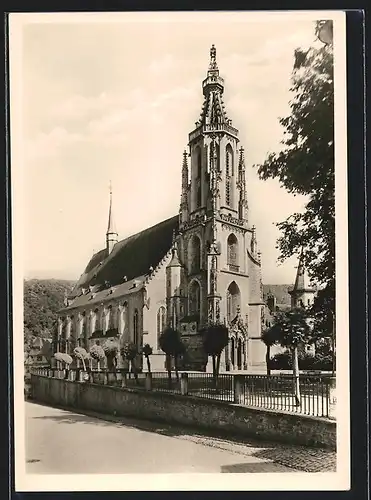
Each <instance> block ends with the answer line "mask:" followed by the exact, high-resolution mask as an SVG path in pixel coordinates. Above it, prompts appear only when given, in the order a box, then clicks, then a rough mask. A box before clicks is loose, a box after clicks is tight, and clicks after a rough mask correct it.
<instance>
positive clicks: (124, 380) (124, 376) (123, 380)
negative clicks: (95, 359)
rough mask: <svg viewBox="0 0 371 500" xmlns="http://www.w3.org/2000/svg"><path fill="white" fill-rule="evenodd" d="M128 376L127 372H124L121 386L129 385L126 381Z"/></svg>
mask: <svg viewBox="0 0 371 500" xmlns="http://www.w3.org/2000/svg"><path fill="white" fill-rule="evenodd" d="M126 377H127V373H126V372H124V373H123V374H122V383H121V387H126V386H127V383H126Z"/></svg>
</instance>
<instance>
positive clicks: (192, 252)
mask: <svg viewBox="0 0 371 500" xmlns="http://www.w3.org/2000/svg"><path fill="white" fill-rule="evenodd" d="M188 269H189V271H190V272H191V273H197V272H198V271H199V270H200V269H201V241H200V238H199V237H198V236H196V235H194V236H193V237H192V238H191V239H190V241H189V246H188Z"/></svg>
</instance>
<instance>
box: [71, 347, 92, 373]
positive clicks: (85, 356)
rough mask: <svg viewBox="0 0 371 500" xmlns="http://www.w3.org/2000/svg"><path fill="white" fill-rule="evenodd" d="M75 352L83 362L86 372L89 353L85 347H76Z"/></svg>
mask: <svg viewBox="0 0 371 500" xmlns="http://www.w3.org/2000/svg"><path fill="white" fill-rule="evenodd" d="M73 354H74V355H75V356H76V358H77V359H79V360H80V361H81V362H82V366H83V368H84V372H86V361H87V360H88V359H89V357H90V356H89V353H88V352H87V351H86V350H85V349H84V348H83V347H75V349H74V350H73Z"/></svg>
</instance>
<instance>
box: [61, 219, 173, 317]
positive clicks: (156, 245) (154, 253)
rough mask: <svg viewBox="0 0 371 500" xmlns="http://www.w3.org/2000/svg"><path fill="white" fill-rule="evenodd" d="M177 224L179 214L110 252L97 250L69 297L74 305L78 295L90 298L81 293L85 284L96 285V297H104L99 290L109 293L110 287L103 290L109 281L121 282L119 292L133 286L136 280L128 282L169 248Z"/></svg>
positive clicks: (117, 291)
mask: <svg viewBox="0 0 371 500" xmlns="http://www.w3.org/2000/svg"><path fill="white" fill-rule="evenodd" d="M178 224H179V218H178V215H176V216H174V217H171V218H170V219H166V220H164V221H162V222H160V223H159V224H156V225H155V226H152V227H149V228H147V229H145V230H143V231H140V232H139V233H136V234H133V235H132V236H129V237H128V238H125V239H124V240H121V241H119V242H117V243H116V244H115V246H114V247H113V250H112V252H111V253H110V254H109V255H108V254H107V250H106V249H103V250H100V251H99V252H97V253H96V254H94V255H93V257H92V258H91V259H90V262H89V263H88V265H87V266H86V268H85V271H84V272H83V274H82V275H81V276H80V279H79V280H78V282H77V283H76V285H75V287H74V288H73V290H72V292H71V294H70V296H69V298H70V299H76V300H74V301H73V304H71V307H72V306H73V307H77V306H78V305H79V304H78V301H79V299H80V302H87V301H88V300H89V298H87V296H86V295H85V296H84V295H82V291H83V290H82V289H83V288H88V287H90V286H93V287H94V290H95V291H96V294H97V296H96V299H97V300H100V301H102V298H103V297H99V298H98V294H99V295H100V294H102V293H103V294H107V290H104V291H101V290H102V286H103V287H104V288H107V285H109V286H110V287H112V286H117V285H120V287H119V288H120V290H119V289H117V290H115V292H114V293H115V294H117V293H119V292H120V295H121V294H123V293H124V292H125V290H126V289H127V288H128V290H127V291H129V289H130V288H133V283H131V284H130V283H129V282H130V281H132V280H134V279H138V278H143V277H144V276H145V275H147V274H148V273H149V270H150V267H151V266H152V268H156V266H157V265H158V264H159V263H160V262H161V260H162V259H163V258H164V256H165V255H166V253H167V252H168V251H169V250H170V248H171V246H172V242H173V232H174V231H177V230H178ZM124 277H126V282H125V280H124ZM122 287H123V289H122V290H121V288H122ZM124 288H125V290H124ZM79 296H80V297H79ZM80 305H82V304H80Z"/></svg>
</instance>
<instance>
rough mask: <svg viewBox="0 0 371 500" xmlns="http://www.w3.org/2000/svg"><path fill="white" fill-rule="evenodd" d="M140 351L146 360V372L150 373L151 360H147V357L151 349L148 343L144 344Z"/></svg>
mask: <svg viewBox="0 0 371 500" xmlns="http://www.w3.org/2000/svg"><path fill="white" fill-rule="evenodd" d="M142 352H143V355H144V357H145V358H146V361H147V368H148V373H149V374H151V362H150V360H149V357H150V356H151V355H152V353H153V349H152V347H151V346H150V345H149V344H144V346H143V349H142Z"/></svg>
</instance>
